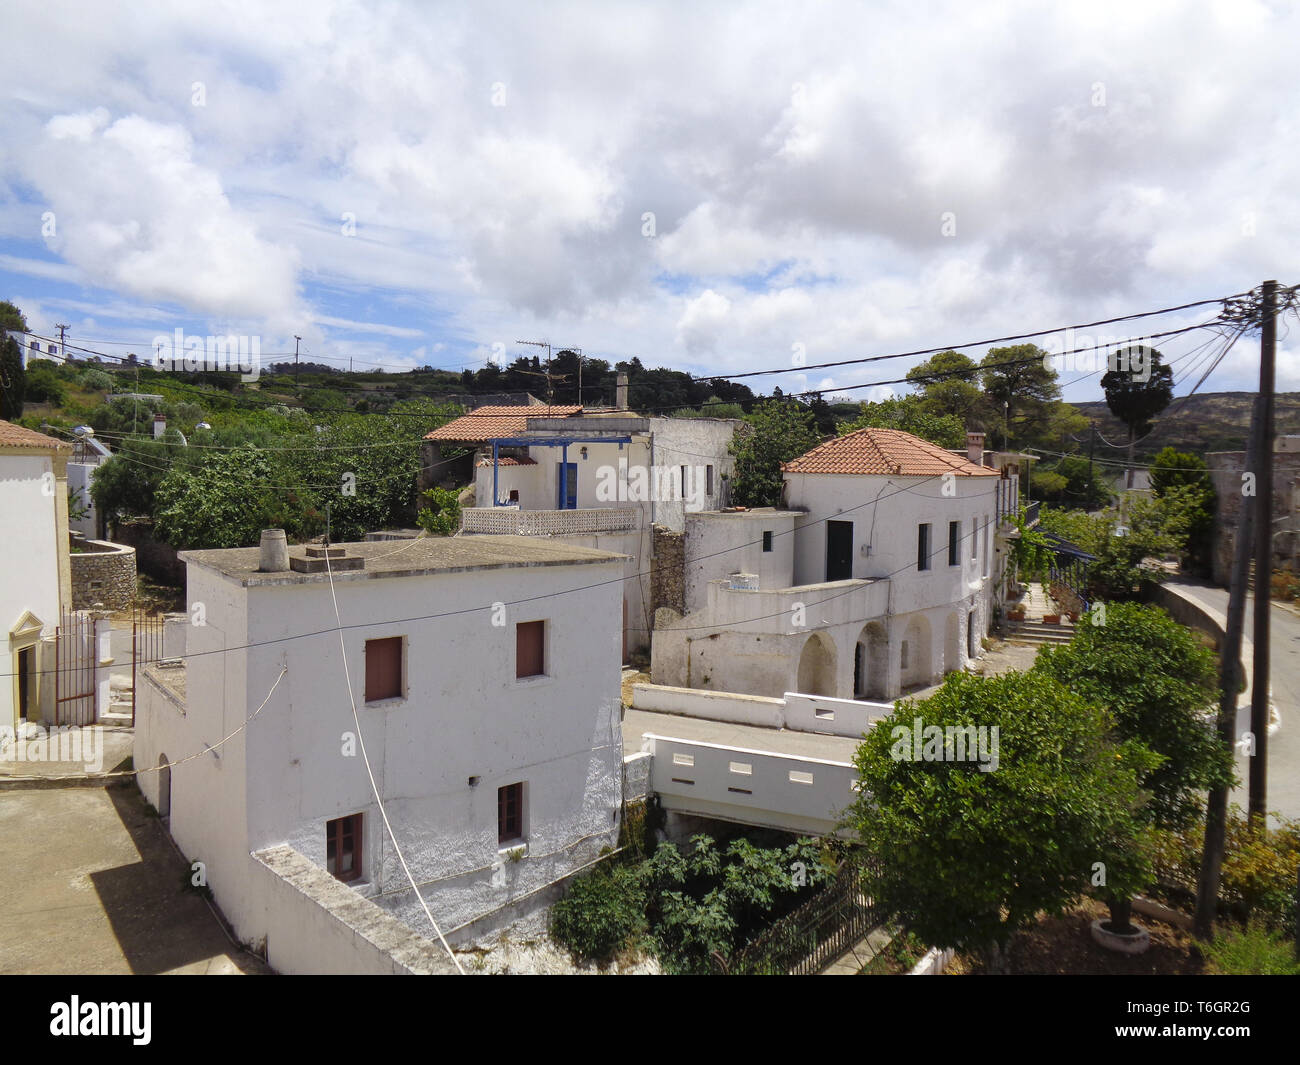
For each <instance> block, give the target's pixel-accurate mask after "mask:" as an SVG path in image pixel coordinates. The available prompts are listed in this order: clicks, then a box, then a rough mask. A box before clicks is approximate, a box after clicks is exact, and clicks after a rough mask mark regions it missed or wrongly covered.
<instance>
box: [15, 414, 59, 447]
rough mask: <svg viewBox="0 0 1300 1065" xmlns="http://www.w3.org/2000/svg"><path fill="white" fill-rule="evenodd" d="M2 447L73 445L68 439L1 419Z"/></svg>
mask: <svg viewBox="0 0 1300 1065" xmlns="http://www.w3.org/2000/svg"><path fill="white" fill-rule="evenodd" d="M0 447H30V448H59V449H62V450H71V448H72V445H71V444H69V443H68V442H67V441H66V440H59V439H58V438H56V437H53V436H46V435H45V434H44V433H38V432H37V431H36V430H35V429H27V428H25V427H24V426H21V425H15V424H14V423H13V422H7V421H4V420H3V419H0Z"/></svg>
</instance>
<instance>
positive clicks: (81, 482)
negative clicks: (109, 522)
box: [68, 426, 113, 539]
mask: <svg viewBox="0 0 1300 1065" xmlns="http://www.w3.org/2000/svg"><path fill="white" fill-rule="evenodd" d="M112 457H113V453H112V452H111V451H110V450H109V449H108V448H107V447H106V446H105V445H104V444H103V443H101V442H100V441H98V440H96V439H95V431H94V430H93V429H91V428H90V427H89V426H82V427H81V429H80V430H79V431H78V433H77V438H76V440H75V441H73V445H72V456H71V457H70V458H69V460H68V492H69V495H70V496H71V498H72V499H73V500H74V501H75V504H76V505H77V507H78V508H79V513H77V514H76V515H73V516H70V517H69V525H70V526H71V528H72V529H73V530H74V531H76V532H79V533H84V534H85V535H86V536H88V537H90V538H91V539H94V538H95V537H99V536H103V535H105V534H106V533H107V529H105V528H103V527H101V522H100V520H99V511H98V510H96V508H95V500H94V497H93V496H92V495H91V494H90V485H91V482H92V481H93V480H94V477H95V471H96V470H98V469H99V467H100V466H102V465H103V464H104V463H105V462H107V461H108V460H109V459H110V458H112Z"/></svg>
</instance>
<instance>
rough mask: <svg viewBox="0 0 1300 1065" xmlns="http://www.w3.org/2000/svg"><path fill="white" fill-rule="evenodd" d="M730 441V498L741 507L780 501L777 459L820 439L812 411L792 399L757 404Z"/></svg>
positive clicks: (789, 456)
mask: <svg viewBox="0 0 1300 1065" xmlns="http://www.w3.org/2000/svg"><path fill="white" fill-rule="evenodd" d="M745 421H746V424H745V425H743V426H741V427H740V429H739V430H738V431H737V433H736V436H735V439H734V440H733V441H732V443H731V452H732V454H733V455H735V456H736V462H735V470H734V473H733V474H732V481H731V485H732V499H733V500H734V501H735V502H736V503H737V504H739V505H740V506H745V507H776V506H780V505H781V489H782V486H783V483H784V482H783V480H782V477H781V463H783V462H789V461H790V460H791V459H793V458H797V457H798V456H799V455H802V454H804V453H805V452H807V451H811V450H812V449H813V448H815V447H816V446H817V445H818V444H819V443H820V442H821V439H820V437H818V435H817V431H816V429H815V428H814V427H813V416H812V412H811V411H810V410H808V408H807V407H805V406H803V405H801V404H799V403H796V402H794V401H793V400H788V399H787V400H779V399H769V400H767V401H766V402H764V403H760V404H758V406H756V407H755V408H754V410H753V412H752V413H751V414H750V415H749V417H748V418H746V420H745Z"/></svg>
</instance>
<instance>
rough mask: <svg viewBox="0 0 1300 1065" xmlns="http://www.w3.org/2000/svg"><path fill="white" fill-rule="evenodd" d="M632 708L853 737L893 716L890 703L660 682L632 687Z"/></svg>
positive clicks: (707, 719) (738, 723) (710, 719)
mask: <svg viewBox="0 0 1300 1065" xmlns="http://www.w3.org/2000/svg"><path fill="white" fill-rule="evenodd" d="M632 706H633V707H634V708H635V709H637V710H647V711H653V712H657V713H662V714H681V715H683V716H684V717H695V718H702V719H704V720H706V721H726V722H728V723H731V724H736V725H757V726H759V727H761V728H785V729H790V730H792V731H795V732H817V733H821V734H823V735H827V736H848V737H850V738H852V739H857V738H859V737H861V736H863V735H864V734H865V733H867V732H868V731H870V730H871V729H872V728H874V727H875V725H876V722H878V721H880V720H881V719H882V718H885V717H888V716H889V715H890V714H892V713H893V712H894V705H893V703H880V702H866V701H863V700H857V699H832V698H831V697H830V696H826V695H804V694H802V693H799V692H786V693H785V697H784V698H782V699H772V698H768V697H766V696H761V695H743V694H741V693H739V692H714V691H703V690H701V689H699V688H675V687H669V686H667V685H662V684H634V685H632Z"/></svg>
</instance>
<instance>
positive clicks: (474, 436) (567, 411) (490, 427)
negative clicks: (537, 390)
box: [424, 406, 582, 443]
mask: <svg viewBox="0 0 1300 1065" xmlns="http://www.w3.org/2000/svg"><path fill="white" fill-rule="evenodd" d="M581 413H582V408H581V407H547V406H536V407H525V406H518V407H479V408H478V410H472V411H470V412H469V413H468V414H462V415H461V416H460V417H459V418H456V419H455V420H454V421H450V422H448V423H447V424H446V425H442V426H439V427H438V428H437V429H435V430H434V431H433V432H431V433H427V434H426V435H425V437H424V438H425V439H426V440H455V441H465V442H472V443H479V442H482V441H485V440H494V439H497V438H499V437H505V436H517V435H518V434H519V433H522V432H525V431H526V430H527V429H528V421H529V419H530V418H569V417H572V416H573V415H575V414H581Z"/></svg>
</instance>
